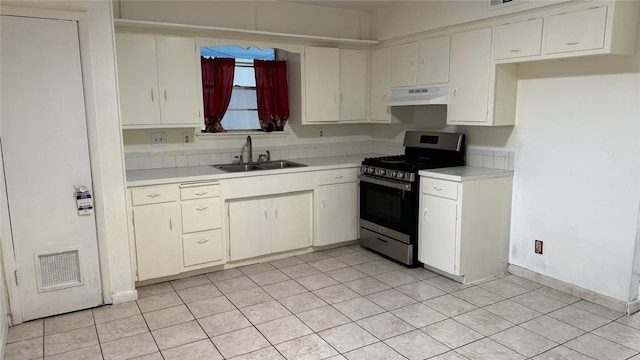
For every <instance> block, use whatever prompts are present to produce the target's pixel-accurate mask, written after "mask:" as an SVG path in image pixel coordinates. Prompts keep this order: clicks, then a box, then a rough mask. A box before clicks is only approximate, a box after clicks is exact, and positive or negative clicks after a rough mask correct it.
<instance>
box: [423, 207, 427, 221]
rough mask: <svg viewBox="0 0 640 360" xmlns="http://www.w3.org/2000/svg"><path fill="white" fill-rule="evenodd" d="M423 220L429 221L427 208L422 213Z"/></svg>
mask: <svg viewBox="0 0 640 360" xmlns="http://www.w3.org/2000/svg"><path fill="white" fill-rule="evenodd" d="M422 218H423V219H425V220H427V208H424V211H422Z"/></svg>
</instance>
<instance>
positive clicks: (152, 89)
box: [151, 89, 153, 102]
mask: <svg viewBox="0 0 640 360" xmlns="http://www.w3.org/2000/svg"><path fill="white" fill-rule="evenodd" d="M151 102H153V89H151Z"/></svg>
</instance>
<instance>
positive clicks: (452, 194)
mask: <svg viewBox="0 0 640 360" xmlns="http://www.w3.org/2000/svg"><path fill="white" fill-rule="evenodd" d="M420 189H421V190H422V193H423V194H429V195H435V196H440V197H443V198H447V199H451V200H457V199H458V183H455V182H451V181H444V180H438V179H431V178H423V179H421V180H420Z"/></svg>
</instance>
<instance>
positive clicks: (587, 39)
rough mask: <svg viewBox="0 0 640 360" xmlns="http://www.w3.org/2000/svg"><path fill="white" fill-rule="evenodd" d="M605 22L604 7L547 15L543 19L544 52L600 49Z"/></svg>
mask: <svg viewBox="0 0 640 360" xmlns="http://www.w3.org/2000/svg"><path fill="white" fill-rule="evenodd" d="M606 23H607V8H606V7H598V8H591V9H586V10H580V11H573V12H569V13H565V14H558V15H552V16H548V17H547V18H546V21H545V37H544V50H545V53H546V54H557V53H563V52H571V51H582V50H592V49H602V47H603V46H604V36H605V33H606V27H605V26H606Z"/></svg>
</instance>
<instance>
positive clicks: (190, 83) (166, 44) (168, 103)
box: [156, 36, 202, 126]
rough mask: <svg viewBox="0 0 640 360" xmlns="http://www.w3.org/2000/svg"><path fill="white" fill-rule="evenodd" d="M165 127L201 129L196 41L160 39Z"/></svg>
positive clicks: (160, 80) (159, 73)
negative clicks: (180, 126) (177, 126)
mask: <svg viewBox="0 0 640 360" xmlns="http://www.w3.org/2000/svg"><path fill="white" fill-rule="evenodd" d="M156 39H157V51H158V78H159V91H160V104H161V113H162V123H163V124H168V125H169V124H171V125H175V124H185V125H194V126H198V125H200V116H199V110H198V97H199V96H202V95H198V83H197V70H196V65H197V59H196V53H195V47H196V45H195V40H194V39H189V38H179V37H172V36H157V37H156Z"/></svg>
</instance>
